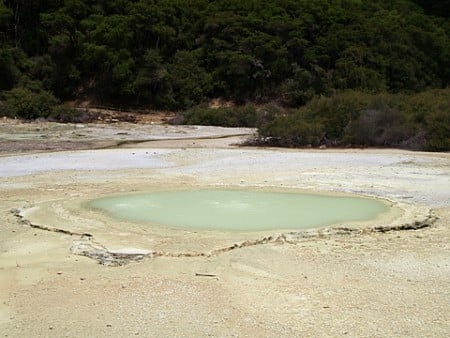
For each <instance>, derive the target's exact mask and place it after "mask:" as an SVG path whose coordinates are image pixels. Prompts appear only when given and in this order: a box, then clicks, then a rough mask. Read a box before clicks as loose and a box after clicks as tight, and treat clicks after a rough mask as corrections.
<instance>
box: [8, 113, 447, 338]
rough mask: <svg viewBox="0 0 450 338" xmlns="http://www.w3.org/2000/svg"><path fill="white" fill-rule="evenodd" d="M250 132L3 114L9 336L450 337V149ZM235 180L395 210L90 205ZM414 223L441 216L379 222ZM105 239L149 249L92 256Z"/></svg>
mask: <svg viewBox="0 0 450 338" xmlns="http://www.w3.org/2000/svg"><path fill="white" fill-rule="evenodd" d="M252 132H253V131H252V130H245V129H239V130H234V129H223V128H218V129H216V128H209V127H206V128H205V127H203V128H200V127H169V126H160V125H139V126H134V125H129V124H116V125H83V126H80V125H58V124H48V123H41V124H36V123H34V124H27V125H23V124H19V123H15V122H11V121H5V122H3V123H1V124H0V154H2V155H1V156H0V194H1V198H0V200H1V203H0V336H5V337H41V336H42V337H129V336H143V337H210V336H212V337H341V336H348V337H411V336H413V337H448V336H449V335H450V226H449V222H450V154H426V153H415V152H406V151H398V150H345V151H344V150H312V151H304V150H280V149H255V148H242V147H236V146H233V145H230V144H235V143H237V142H239V141H241V140H242V139H243V136H242V135H245V134H247V135H249V134H251V133H252ZM42 135H46V136H42ZM198 137H199V138H198ZM216 137H218V138H216ZM136 141H141V142H136ZM105 147H108V149H97V148H105ZM58 149H63V150H66V151H59V152H46V151H49V150H58ZM77 149H85V150H77ZM86 149H87V150H86ZM89 149H91V150H89ZM92 149H96V150H92ZM17 152H19V154H17ZM229 186H232V187H240V188H252V189H264V190H266V189H269V190H283V189H289V190H292V189H298V190H302V191H304V190H306V191H324V192H327V193H338V194H340V193H357V194H362V195H368V196H373V197H378V198H383V199H386V200H387V201H388V203H390V204H391V205H392V206H393V208H394V211H393V212H392V213H391V214H389V215H386V216H385V217H382V218H379V219H377V220H375V221H373V222H370V223H366V224H341V225H338V226H336V227H332V228H328V229H324V230H320V231H311V232H307V233H287V232H283V231H281V230H280V231H278V232H277V231H272V232H261V233H221V232H195V231H180V230H178V231H176V230H170V229H165V228H149V227H145V226H143V225H139V224H132V223H126V222H118V221H114V220H112V219H109V218H108V217H107V216H106V215H102V214H99V213H97V212H94V211H92V210H87V209H86V208H85V202H86V201H88V200H89V199H92V198H95V197H99V196H104V195H107V194H117V193H127V192H137V191H152V190H169V189H187V188H192V187H229ZM414 224H425V225H430V226H426V227H423V228H421V229H417V230H395V229H392V230H391V231H385V232H382V231H378V230H377V231H375V230H374V229H384V230H389V229H390V228H393V227H394V228H395V227H397V228H401V227H402V226H406V227H407V226H409V225H414ZM31 225H34V226H39V227H41V228H45V229H47V230H43V229H39V228H33V227H32V226H31ZM352 229H353V230H352ZM59 231H64V232H59ZM70 233H72V235H70ZM83 233H84V234H89V236H86V235H85V236H81V234H83ZM245 243H246V244H245ZM94 249H98V250H100V251H101V250H102V249H104V250H105V253H106V254H108V253H109V254H110V253H111V252H117V251H119V252H125V253H130V252H131V253H133V252H134V253H139V252H141V253H148V256H147V257H145V258H143V259H142V260H141V261H137V262H136V261H131V262H129V264H124V265H120V266H116V265H117V264H110V265H102V264H98V262H97V261H96V260H95V259H93V258H92V256H91V258H90V257H86V256H82V255H80V254H82V253H83V250H85V251H89V250H91V251H92V250H94ZM125 249H126V250H125ZM124 257H128V256H126V255H125V256H124ZM94 258H95V257H94ZM103 258H104V257H103ZM116 258H117V257H116ZM141 258H142V257H141ZM125 261H127V259H123V260H120V259H119V260H113V261H112V262H113V263H117V262H119V263H124V262H125ZM104 262H105V261H104ZM108 262H110V263H111V261H106V263H108Z"/></svg>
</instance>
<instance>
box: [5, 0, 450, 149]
mask: <svg viewBox="0 0 450 338" xmlns="http://www.w3.org/2000/svg"><path fill="white" fill-rule="evenodd" d="M448 7H449V2H448V1H447V0H446V1H419V0H393V1H379V0H377V1H359V0H355V1H350V0H345V1H328V0H316V1H311V0H295V1H294V0H284V1H278V0H267V1H256V0H251V1H242V0H240V1H238V0H217V1H207V0H190V1H183V0H160V1H154V0H109V1H83V0H57V1H13V0H8V1H3V2H0V43H1V44H0V94H1V93H2V92H3V93H4V95H3V96H4V97H9V98H10V100H13V97H14V95H15V94H14V93H15V92H12V90H14V89H13V88H15V89H17V90H22V89H23V90H26V89H27V88H28V87H27V86H26V85H24V82H27V81H28V82H30V81H31V82H33V81H34V82H39V83H40V84H41V85H42V89H41V90H40V91H38V90H34V89H33V90H31V89H29V88H28V89H29V90H31V93H30V92H22V93H21V94H22V95H24V96H25V97H26V98H27V100H28V101H30V100H29V99H30V98H32V97H34V100H36V102H33V103H32V104H30V105H31V106H32V107H39V106H42V107H44V106H45V104H44V103H43V102H44V101H46V100H47V101H49V102H50V101H51V100H50V99H49V96H48V95H53V96H54V97H57V98H58V99H62V100H66V99H71V98H74V97H76V96H78V95H80V94H82V95H88V96H89V97H90V98H93V99H95V100H97V101H100V102H104V103H108V104H113V105H114V104H120V105H146V106H147V105H148V106H151V107H155V108H164V109H189V108H191V107H196V108H194V109H193V111H190V113H188V114H186V116H187V117H188V121H189V120H190V118H191V117H189V116H191V115H192V119H194V121H195V123H206V121H211V122H210V123H213V124H225V125H240V124H242V125H259V126H260V128H261V132H262V133H263V134H264V132H265V130H266V129H265V128H269V129H267V133H268V135H272V134H273V135H275V134H277V133H280V132H281V128H286V130H285V131H283V132H284V133H285V137H284V139H289V141H287V142H286V143H288V144H291V143H295V144H305V143H307V142H309V143H311V144H314V143H317V142H336V143H339V142H357V141H358V142H363V143H365V144H370V145H383V144H395V145H399V146H409V147H413V146H412V144H413V143H414V144H415V146H414V147H416V148H426V149H430V150H434V149H445V148H446V147H447V142H448V141H447V140H448V137H447V135H448V124H447V121H448V117H447V116H448V109H447V110H445V109H441V108H439V107H437V106H434V105H432V104H431V103H430V102H431V100H430V99H429V98H428V97H427V95H429V94H424V96H420V95H419V96H415V95H412V94H414V93H419V92H425V93H430V90H431V89H433V88H434V89H436V90H437V89H440V88H441V89H442V88H447V87H448V86H449V85H450V67H449V64H450V21H449V16H448V12H449V11H448V9H449V8H448ZM21 88H22V89H21ZM11 92H12V93H11ZM382 93H384V94H382ZM13 94H14V95H13ZM16 94H17V93H16ZM396 94H398V95H396ZM409 94H411V95H409ZM379 95H381V96H379ZM38 98H40V99H39V100H42V102H41V103H39V102H38V101H39V100H38ZM212 98H223V99H226V100H230V101H233V102H235V103H237V104H245V103H247V102H255V103H258V104H264V103H267V102H271V101H276V102H277V103H279V104H280V105H282V106H285V107H295V108H297V109H292V110H286V111H285V112H284V113H283V114H284V116H278V115H277V114H278V113H276V114H272V113H271V114H272V116H269V115H270V114H266V115H264V114H263V116H259V115H258V113H257V114H256V115H255V114H253V113H249V112H247V111H245V109H244V110H243V111H240V108H236V109H233V110H230V109H225V108H224V109H219V110H216V111H212V110H211V111H210V110H208V109H206V108H199V107H197V106H198V105H199V104H201V103H202V102H208V101H209V100H210V99H212ZM27 100H25V101H27ZM373 100H375V101H377V100H378V101H380V100H381V101H383V100H385V106H383V105H381V106H377V104H376V102H375V101H373ZM414 100H418V103H419V105H422V106H424V107H426V108H427V109H430V110H429V111H419V110H418V109H415V108H413V105H412V104H410V103H409V102H412V101H414ZM421 100H423V102H422V101H421ZM372 101H373V102H372ZM440 101H445V100H444V99H441V100H440ZM13 106H15V107H18V106H19V103H18V102H17V104H14V105H13ZM200 107H203V106H200ZM43 109H44V108H43ZM45 109H46V108H45ZM45 109H44V110H45ZM264 109H266V108H264ZM25 111H27V109H25V108H24V110H22V113H21V114H23V115H29V116H36V115H39V114H44V113H43V112H42V111H40V110H39V109H36V110H34V108H33V109H31V108H30V109H28V113H25ZM238 113H239V114H243V116H242V117H241V116H238ZM190 114H191V115H190ZM283 114H282V115H283ZM63 115H64V114H63ZM65 115H70V114H65ZM255 116H256V117H255ZM277 116H278V117H277ZM394 117H395V118H394ZM271 118H273V120H270V119H271ZM195 119H197V120H195ZM391 119H393V120H391ZM269 120H270V121H269ZM299 121H301V122H299ZM419 121H420V122H419ZM269 130H270V132H269ZM307 130H311V133H310V138H308V137H306V138H305V137H302V138H298V137H297V136H295V135H297V134H300V133H301V134H304V133H306V134H308V133H307ZM361 130H365V131H366V132H361ZM289 135H290V136H289ZM399 135H400V136H399ZM417 135H422V136H420V137H419V136H417ZM433 135H434V136H433ZM268 137H272V136H268ZM273 137H275V136H273ZM414 137H415V138H414ZM412 138H413V139H412ZM413 141H414V142H413ZM405 142H406V143H405ZM408 142H409V143H408ZM307 144H308V143H307Z"/></svg>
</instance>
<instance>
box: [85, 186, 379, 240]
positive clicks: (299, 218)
mask: <svg viewBox="0 0 450 338" xmlns="http://www.w3.org/2000/svg"><path fill="white" fill-rule="evenodd" d="M89 206H90V207H92V208H94V209H100V210H103V211H105V212H106V213H107V214H109V215H110V216H112V217H113V218H116V219H119V220H129V221H137V222H148V223H149V226H151V225H152V224H157V225H164V226H168V227H171V228H183V229H189V230H191V229H192V230H195V229H199V230H201V229H203V230H221V231H259V230H269V229H305V228H316V227H323V226H327V225H331V224H334V223H338V222H344V221H365V220H371V219H373V218H375V217H377V216H378V215H379V214H381V213H383V212H385V211H387V210H388V207H387V206H386V205H385V204H383V203H382V202H380V201H377V200H373V199H368V198H361V197H347V196H328V195H317V194H300V193H280V192H262V191H251V190H217V189H203V190H186V191H172V192H154V193H145V194H136V195H124V196H114V197H105V198H100V199H97V200H94V201H91V202H90V204H89Z"/></svg>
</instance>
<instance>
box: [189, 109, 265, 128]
mask: <svg viewBox="0 0 450 338" xmlns="http://www.w3.org/2000/svg"><path fill="white" fill-rule="evenodd" d="M184 118H185V123H186V124H194V125H210V126H223V127H255V126H256V124H257V120H258V116H257V111H256V108H255V106H253V105H251V104H248V105H245V106H241V107H234V108H209V107H208V106H206V105H199V106H196V107H194V108H191V109H189V110H187V111H186V112H185V113H184Z"/></svg>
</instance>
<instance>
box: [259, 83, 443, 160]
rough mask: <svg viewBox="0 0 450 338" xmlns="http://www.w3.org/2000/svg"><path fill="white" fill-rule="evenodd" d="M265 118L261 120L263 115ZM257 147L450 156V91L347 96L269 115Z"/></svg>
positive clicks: (261, 124) (321, 98) (260, 125)
mask: <svg viewBox="0 0 450 338" xmlns="http://www.w3.org/2000/svg"><path fill="white" fill-rule="evenodd" d="M260 116H261V115H260ZM258 133H259V141H258V142H259V143H262V144H270V145H280V146H305V145H308V144H311V145H313V146H314V145H316V146H317V145H319V144H324V145H327V146H347V145H352V144H353V145H365V146H378V147H400V148H406V149H413V150H428V151H448V150H450V88H448V89H442V90H428V91H425V92H422V93H419V94H409V95H405V94H388V93H381V94H367V93H363V92H355V91H351V92H343V93H339V94H336V95H333V96H332V97H316V98H314V99H313V100H311V101H310V102H309V103H308V104H307V105H305V106H304V107H302V108H300V109H297V110H290V111H287V112H286V111H285V112H283V113H276V114H271V117H270V118H269V119H266V121H264V122H263V123H260V124H259V129H258Z"/></svg>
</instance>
